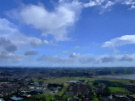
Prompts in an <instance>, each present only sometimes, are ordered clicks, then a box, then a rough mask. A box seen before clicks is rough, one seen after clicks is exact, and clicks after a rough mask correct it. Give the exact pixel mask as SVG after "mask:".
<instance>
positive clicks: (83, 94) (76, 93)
mask: <svg viewBox="0 0 135 101" xmlns="http://www.w3.org/2000/svg"><path fill="white" fill-rule="evenodd" d="M43 70H48V71H50V74H51V73H52V72H54V71H55V70H56V69H54V71H53V69H51V70H52V71H51V70H50V69H42V72H41V70H40V69H36V70H35V69H31V71H29V70H26V69H24V70H23V69H18V68H17V69H16V68H14V69H0V75H1V76H0V101H135V80H126V79H110V78H98V76H99V74H98V75H97V77H96V76H92V75H90V76H86V74H87V73H86V72H85V71H82V72H81V73H79V74H78V75H74V76H69V75H70V74H71V75H73V72H72V73H70V72H69V71H70V69H69V70H68V71H67V72H69V73H67V72H66V71H65V69H61V70H60V69H58V70H57V71H59V72H60V73H65V74H66V73H67V74H68V75H65V76H64V77H62V76H58V75H62V74H58V75H57V76H54V75H49V74H46V75H44V76H43V75H40V73H41V74H43V72H45V71H43ZM118 70H119V69H118ZM74 71H75V69H74ZM76 71H78V69H76ZM88 71H89V70H88ZM96 71H97V70H94V72H95V73H96ZM98 71H99V70H98ZM100 71H104V69H101V70H100ZM111 71H114V70H113V69H110V72H111ZM115 71H116V70H115ZM34 72H36V73H35V75H34V74H33V73H34ZM83 72H84V75H82V74H83ZM94 72H93V73H94ZM31 73H32V74H31ZM54 74H55V73H54ZM88 74H89V72H88ZM96 74H97V73H96Z"/></svg>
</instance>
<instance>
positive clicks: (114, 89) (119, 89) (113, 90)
mask: <svg viewBox="0 0 135 101" xmlns="http://www.w3.org/2000/svg"><path fill="white" fill-rule="evenodd" d="M109 90H110V91H111V93H120V94H129V93H130V92H129V91H128V90H126V89H125V88H122V87H109Z"/></svg>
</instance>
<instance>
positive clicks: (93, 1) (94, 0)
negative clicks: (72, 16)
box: [84, 0, 115, 9]
mask: <svg viewBox="0 0 135 101" xmlns="http://www.w3.org/2000/svg"><path fill="white" fill-rule="evenodd" d="M114 3H115V2H112V1H110V0H90V1H89V2H88V3H84V7H86V8H88V7H95V6H100V7H101V8H104V9H107V8H109V7H111V6H112V5H114Z"/></svg>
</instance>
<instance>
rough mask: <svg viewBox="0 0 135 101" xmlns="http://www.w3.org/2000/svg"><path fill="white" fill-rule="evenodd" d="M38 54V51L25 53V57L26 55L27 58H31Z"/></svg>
mask: <svg viewBox="0 0 135 101" xmlns="http://www.w3.org/2000/svg"><path fill="white" fill-rule="evenodd" d="M37 54H38V52H37V51H34V50H31V51H26V52H25V53H24V55H26V56H29V55H37Z"/></svg>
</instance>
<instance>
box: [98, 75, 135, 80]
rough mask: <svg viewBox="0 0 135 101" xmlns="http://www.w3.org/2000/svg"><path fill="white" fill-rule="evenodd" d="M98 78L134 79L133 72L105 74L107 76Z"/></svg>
mask: <svg viewBox="0 0 135 101" xmlns="http://www.w3.org/2000/svg"><path fill="white" fill-rule="evenodd" d="M99 78H112V79H128V80H135V74H131V75H107V76H100V77H99Z"/></svg>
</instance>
